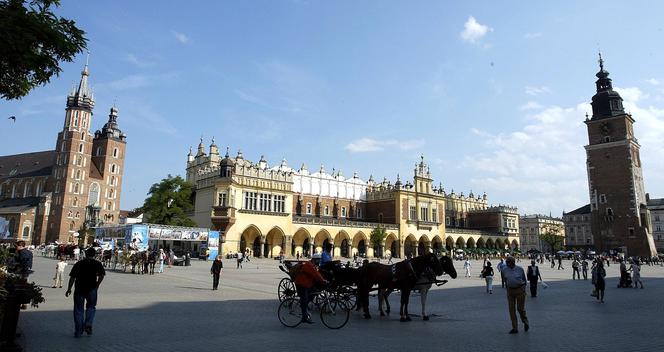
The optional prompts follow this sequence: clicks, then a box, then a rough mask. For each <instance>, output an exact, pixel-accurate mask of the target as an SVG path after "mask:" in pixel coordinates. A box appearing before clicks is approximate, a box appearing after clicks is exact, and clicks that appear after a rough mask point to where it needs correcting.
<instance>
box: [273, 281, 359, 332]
mask: <svg viewBox="0 0 664 352" xmlns="http://www.w3.org/2000/svg"><path fill="white" fill-rule="evenodd" d="M312 303H313V304H314V306H315V307H316V308H318V310H319V311H320V313H319V315H320V320H321V321H322V322H323V325H325V326H326V327H327V328H329V329H341V328H342V327H344V326H345V325H346V323H348V319H349V318H350V309H351V308H350V307H348V304H347V303H346V301H344V300H342V299H339V297H337V295H336V294H334V293H331V292H328V291H325V290H323V291H320V292H318V293H317V294H314V299H313V300H312ZM277 316H278V317H279V322H281V324H283V325H284V326H286V327H289V328H294V327H296V326H298V325H300V324H301V323H302V309H301V307H300V298H299V297H297V296H294V297H287V298H285V299H284V300H283V301H282V302H281V303H280V304H279V309H278V310H277Z"/></svg>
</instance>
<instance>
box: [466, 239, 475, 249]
mask: <svg viewBox="0 0 664 352" xmlns="http://www.w3.org/2000/svg"><path fill="white" fill-rule="evenodd" d="M466 248H475V239H474V238H472V237H469V238H468V241H466Z"/></svg>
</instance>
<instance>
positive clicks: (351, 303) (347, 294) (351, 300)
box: [338, 286, 357, 309]
mask: <svg viewBox="0 0 664 352" xmlns="http://www.w3.org/2000/svg"><path fill="white" fill-rule="evenodd" d="M338 296H339V299H341V300H342V301H344V303H346V306H347V307H348V309H353V308H355V305H356V304H357V293H356V291H355V290H354V289H353V288H351V287H349V286H342V287H341V288H340V289H339V293H338Z"/></svg>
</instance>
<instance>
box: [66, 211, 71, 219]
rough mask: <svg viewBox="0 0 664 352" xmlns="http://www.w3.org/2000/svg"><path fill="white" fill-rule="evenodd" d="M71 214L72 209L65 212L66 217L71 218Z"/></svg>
mask: <svg viewBox="0 0 664 352" xmlns="http://www.w3.org/2000/svg"><path fill="white" fill-rule="evenodd" d="M71 216H72V211H71V210H70V211H69V212H67V217H68V218H71Z"/></svg>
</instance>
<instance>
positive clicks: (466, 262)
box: [463, 259, 471, 277]
mask: <svg viewBox="0 0 664 352" xmlns="http://www.w3.org/2000/svg"><path fill="white" fill-rule="evenodd" d="M470 266H471V265H470V260H469V259H466V261H465V262H464V263H463V268H464V269H466V277H470Z"/></svg>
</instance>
